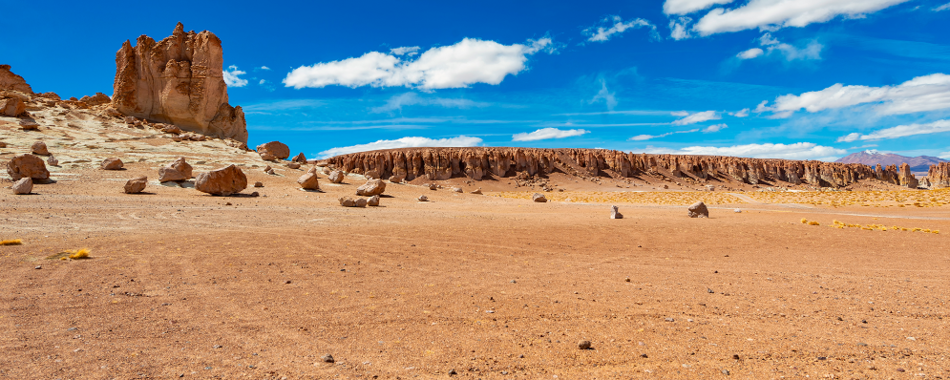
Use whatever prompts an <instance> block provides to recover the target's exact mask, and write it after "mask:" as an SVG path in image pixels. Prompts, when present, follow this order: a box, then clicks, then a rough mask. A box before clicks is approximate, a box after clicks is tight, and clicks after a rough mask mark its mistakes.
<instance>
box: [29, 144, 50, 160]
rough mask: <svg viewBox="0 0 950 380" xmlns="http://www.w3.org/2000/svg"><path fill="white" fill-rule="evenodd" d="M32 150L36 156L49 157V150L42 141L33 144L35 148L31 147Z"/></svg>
mask: <svg viewBox="0 0 950 380" xmlns="http://www.w3.org/2000/svg"><path fill="white" fill-rule="evenodd" d="M30 150H31V151H33V154H36V155H40V156H49V149H48V148H47V147H46V143H45V142H42V141H37V142H35V143H33V146H32V147H30Z"/></svg>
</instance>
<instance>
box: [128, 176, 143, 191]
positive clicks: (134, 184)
mask: <svg viewBox="0 0 950 380" xmlns="http://www.w3.org/2000/svg"><path fill="white" fill-rule="evenodd" d="M146 185H148V177H138V178H132V179H130V180H129V181H128V182H126V183H125V193H126V194H138V193H141V192H142V191H143V190H145V186H146Z"/></svg>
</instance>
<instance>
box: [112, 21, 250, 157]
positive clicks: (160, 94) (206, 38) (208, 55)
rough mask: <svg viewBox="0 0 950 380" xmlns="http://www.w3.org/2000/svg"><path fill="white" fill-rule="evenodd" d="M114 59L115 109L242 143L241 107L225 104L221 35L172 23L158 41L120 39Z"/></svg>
mask: <svg viewBox="0 0 950 380" xmlns="http://www.w3.org/2000/svg"><path fill="white" fill-rule="evenodd" d="M115 63H116V73H115V83H114V85H113V88H114V91H115V92H114V94H113V95H112V105H113V107H115V109H116V110H118V111H119V112H121V113H123V114H125V115H130V116H135V117H138V118H142V119H146V120H149V121H152V122H161V123H169V124H174V125H177V126H178V127H180V128H181V129H184V130H188V131H192V132H197V133H201V134H203V135H206V136H211V137H218V138H222V139H224V138H231V139H234V140H237V141H240V142H242V143H247V127H246V123H245V121H244V111H242V110H241V107H240V106H238V107H231V105H230V104H228V89H227V85H226V84H225V83H224V75H223V64H224V60H223V56H222V48H221V40H220V39H218V37H217V36H215V35H214V34H213V33H211V32H209V31H203V32H201V33H195V32H194V31H190V32H185V29H184V26H183V25H182V24H181V23H178V25H177V26H176V27H175V31H174V32H173V33H172V35H171V36H169V37H166V38H165V39H163V40H161V41H158V42H155V40H153V39H152V38H151V37H149V36H146V35H142V36H140V37H139V38H138V40H137V41H136V46H134V47H133V46H132V43H131V42H129V41H125V43H124V44H122V48H121V49H119V51H118V52H117V53H116V57H115Z"/></svg>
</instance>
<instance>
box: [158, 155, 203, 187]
mask: <svg viewBox="0 0 950 380" xmlns="http://www.w3.org/2000/svg"><path fill="white" fill-rule="evenodd" d="M192 172H193V168H192V167H191V165H190V164H188V163H187V162H185V158H184V157H178V159H177V160H175V161H173V162H172V163H170V164H168V165H165V167H162V168H160V169H158V182H169V181H185V180H188V179H189V178H191V177H193V176H194V175H193V173H192Z"/></svg>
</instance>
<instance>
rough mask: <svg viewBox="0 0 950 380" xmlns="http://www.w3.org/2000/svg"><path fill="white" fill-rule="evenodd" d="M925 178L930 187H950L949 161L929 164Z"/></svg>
mask: <svg viewBox="0 0 950 380" xmlns="http://www.w3.org/2000/svg"><path fill="white" fill-rule="evenodd" d="M927 180H928V181H929V182H930V188H931V189H943V188H947V187H950V162H941V163H939V164H936V165H931V166H930V171H928V172H927Z"/></svg>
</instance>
